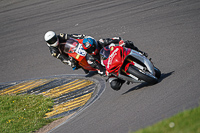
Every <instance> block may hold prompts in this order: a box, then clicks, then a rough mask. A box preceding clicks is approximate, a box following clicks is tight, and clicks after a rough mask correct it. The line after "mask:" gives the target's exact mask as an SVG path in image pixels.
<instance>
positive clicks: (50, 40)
mask: <svg viewBox="0 0 200 133" xmlns="http://www.w3.org/2000/svg"><path fill="white" fill-rule="evenodd" d="M44 40H45V41H46V42H47V45H48V46H53V47H57V46H58V43H59V42H58V37H57V35H56V33H55V32H53V31H48V32H47V33H46V34H45V35H44Z"/></svg>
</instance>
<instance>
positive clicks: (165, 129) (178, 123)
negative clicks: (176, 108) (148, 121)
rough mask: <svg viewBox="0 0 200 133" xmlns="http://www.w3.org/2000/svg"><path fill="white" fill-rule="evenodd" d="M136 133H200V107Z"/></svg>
mask: <svg viewBox="0 0 200 133" xmlns="http://www.w3.org/2000/svg"><path fill="white" fill-rule="evenodd" d="M135 133H200V107H197V108H195V109H191V110H187V111H184V112H182V113H178V114H177V115H175V116H173V117H171V118H169V119H166V120H163V121H161V122H158V123H156V124H154V125H153V126H149V127H147V128H145V129H141V130H139V131H136V132H135Z"/></svg>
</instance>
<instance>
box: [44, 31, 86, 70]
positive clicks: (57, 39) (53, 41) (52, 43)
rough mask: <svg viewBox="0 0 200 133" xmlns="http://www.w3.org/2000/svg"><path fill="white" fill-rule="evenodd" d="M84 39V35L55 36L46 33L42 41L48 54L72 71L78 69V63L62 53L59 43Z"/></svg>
mask: <svg viewBox="0 0 200 133" xmlns="http://www.w3.org/2000/svg"><path fill="white" fill-rule="evenodd" d="M84 37H85V35H84V34H65V33H60V34H59V35H56V33H55V32H54V31H48V32H46V34H45V35H44V39H45V41H46V42H47V46H48V47H49V50H50V53H51V55H52V56H53V57H56V58H57V59H60V60H61V61H62V62H63V63H64V64H67V65H69V66H71V67H72V68H73V69H78V68H80V66H79V65H78V62H77V61H76V60H75V59H74V58H73V57H69V56H68V54H65V53H63V52H62V51H61V50H60V49H61V45H60V44H61V43H64V42H66V41H67V39H69V38H74V39H83V38H84ZM83 70H84V71H85V73H88V72H89V71H88V70H85V69H83Z"/></svg>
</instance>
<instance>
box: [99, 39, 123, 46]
mask: <svg viewBox="0 0 200 133" xmlns="http://www.w3.org/2000/svg"><path fill="white" fill-rule="evenodd" d="M120 40H121V37H114V38H106V39H100V40H99V41H98V43H99V44H100V45H101V46H102V47H105V46H108V45H110V44H111V43H119V41H120Z"/></svg>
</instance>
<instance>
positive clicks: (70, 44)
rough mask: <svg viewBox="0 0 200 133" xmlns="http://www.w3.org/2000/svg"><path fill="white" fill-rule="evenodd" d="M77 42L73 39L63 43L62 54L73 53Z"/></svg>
mask: <svg viewBox="0 0 200 133" xmlns="http://www.w3.org/2000/svg"><path fill="white" fill-rule="evenodd" d="M77 45H78V42H77V41H76V40H75V39H72V38H70V39H68V40H67V41H66V43H65V47H64V52H65V53H74V52H75V51H76V47H77Z"/></svg>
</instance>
